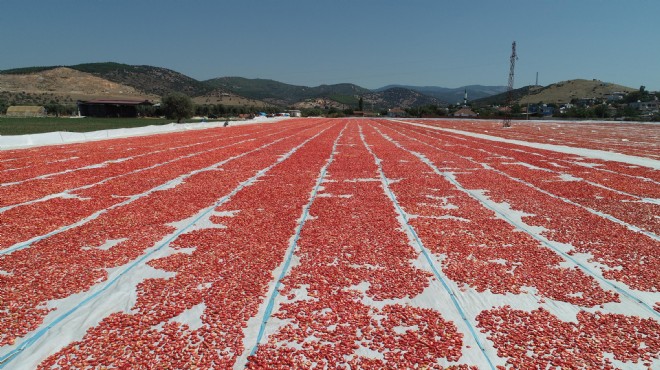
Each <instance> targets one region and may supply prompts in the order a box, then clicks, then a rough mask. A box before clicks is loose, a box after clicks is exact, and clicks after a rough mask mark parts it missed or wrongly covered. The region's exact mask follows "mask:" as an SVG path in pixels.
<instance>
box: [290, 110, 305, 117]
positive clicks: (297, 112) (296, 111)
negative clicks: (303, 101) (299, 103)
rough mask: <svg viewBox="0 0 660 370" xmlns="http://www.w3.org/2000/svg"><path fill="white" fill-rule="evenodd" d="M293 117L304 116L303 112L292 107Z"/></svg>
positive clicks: (291, 113) (291, 114)
mask: <svg viewBox="0 0 660 370" xmlns="http://www.w3.org/2000/svg"><path fill="white" fill-rule="evenodd" d="M289 115H290V116H291V117H302V113H301V112H300V111H299V110H297V109H292V110H290V111H289Z"/></svg>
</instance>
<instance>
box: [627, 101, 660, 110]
mask: <svg viewBox="0 0 660 370" xmlns="http://www.w3.org/2000/svg"><path fill="white" fill-rule="evenodd" d="M628 106H629V107H631V108H633V109H637V110H640V111H642V112H658V107H659V104H658V101H657V100H651V101H636V102H633V103H630V104H628Z"/></svg>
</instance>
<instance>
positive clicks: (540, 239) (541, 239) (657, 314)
mask: <svg viewBox="0 0 660 370" xmlns="http://www.w3.org/2000/svg"><path fill="white" fill-rule="evenodd" d="M414 140H416V141H419V140H417V139H414ZM420 142H421V143H423V144H426V145H428V146H430V147H432V148H434V149H437V148H435V147H434V146H432V145H430V144H427V143H424V142H422V141H420ZM404 150H406V151H408V152H410V153H411V154H413V155H415V156H417V157H419V156H418V155H417V154H419V153H417V154H415V153H416V152H411V151H409V150H407V149H404ZM420 155H421V154H420ZM427 165H428V166H429V167H431V169H433V171H434V172H435V173H437V174H438V175H440V176H442V177H444V178H445V179H446V180H448V181H449V182H450V183H452V184H453V185H454V186H455V187H456V188H457V189H459V190H461V191H463V192H465V193H467V194H468V195H469V196H470V197H472V198H474V199H476V200H477V201H478V202H479V203H481V204H482V205H483V206H484V207H486V208H488V209H490V210H491V211H493V212H495V213H496V214H497V215H499V216H500V217H502V218H504V219H505V220H507V221H508V222H509V223H510V224H511V225H514V226H516V227H518V228H520V229H522V230H523V231H525V233H527V234H528V235H530V236H531V237H532V238H534V239H535V240H537V241H538V242H540V243H541V244H543V245H544V246H546V247H547V248H550V249H551V250H553V251H554V252H555V253H557V254H559V255H561V256H562V257H564V258H565V259H566V260H568V261H571V262H573V263H574V264H575V265H577V266H579V267H580V268H581V269H582V270H583V271H585V272H586V273H587V274H589V275H591V276H592V277H593V278H595V279H596V280H598V281H600V282H602V283H604V284H606V285H608V286H609V287H611V288H612V289H614V290H615V291H616V292H618V293H619V294H621V295H623V296H625V297H626V298H628V299H630V300H632V301H634V302H635V303H637V304H639V305H640V306H642V307H644V308H645V309H646V310H647V311H649V312H650V313H651V314H652V315H653V316H655V317H660V312H657V311H656V310H655V309H653V307H651V306H650V305H649V304H647V303H646V302H644V301H642V300H641V299H640V298H637V297H636V296H634V295H633V294H631V293H629V292H627V291H626V290H623V289H621V288H619V287H618V286H616V285H614V283H612V282H611V281H609V280H607V279H605V278H604V277H602V276H600V275H598V274H597V273H595V272H594V271H593V270H591V269H590V268H589V267H587V266H585V265H583V264H582V263H580V262H578V261H577V260H575V259H574V258H573V257H571V256H570V255H568V254H566V253H565V252H563V251H561V250H560V249H558V248H556V247H555V246H553V245H552V244H551V243H550V241H549V240H548V239H546V238H545V237H542V236H540V235H536V234H535V233H533V232H532V231H530V230H529V228H528V227H527V226H526V225H519V224H518V223H516V222H515V221H514V220H512V219H511V218H510V217H508V216H507V215H506V214H503V213H501V212H499V211H498V210H497V209H495V208H494V207H491V206H490V205H488V204H486V203H484V202H482V201H481V200H480V199H479V198H478V197H476V196H475V195H473V194H472V193H471V192H470V191H469V190H467V189H465V188H464V187H463V186H462V185H461V184H460V183H459V182H458V181H456V180H455V179H453V178H451V177H450V176H447V175H446V174H444V173H443V172H441V171H440V170H439V169H438V168H437V167H436V166H434V165H433V164H431V163H427Z"/></svg>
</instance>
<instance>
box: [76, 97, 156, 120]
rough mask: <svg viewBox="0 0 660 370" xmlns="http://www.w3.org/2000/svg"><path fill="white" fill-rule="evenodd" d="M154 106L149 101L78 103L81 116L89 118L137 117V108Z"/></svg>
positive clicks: (92, 101)
mask: <svg viewBox="0 0 660 370" xmlns="http://www.w3.org/2000/svg"><path fill="white" fill-rule="evenodd" d="M140 105H153V103H151V102H150V101H148V100H107V99H97V100H88V101H78V110H79V111H80V115H82V116H87V117H137V115H138V110H137V107H138V106H140Z"/></svg>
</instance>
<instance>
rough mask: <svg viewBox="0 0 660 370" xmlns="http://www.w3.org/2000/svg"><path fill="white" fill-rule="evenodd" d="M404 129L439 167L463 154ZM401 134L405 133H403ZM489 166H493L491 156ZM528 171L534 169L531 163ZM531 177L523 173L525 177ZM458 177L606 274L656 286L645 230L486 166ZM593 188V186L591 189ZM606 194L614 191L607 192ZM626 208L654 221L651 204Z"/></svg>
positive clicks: (658, 279) (659, 281)
mask: <svg viewBox="0 0 660 370" xmlns="http://www.w3.org/2000/svg"><path fill="white" fill-rule="evenodd" d="M406 135H408V136H407V137H410V138H411V139H410V140H409V141H410V145H411V146H413V145H415V146H416V147H417V148H418V150H419V151H420V152H422V153H424V154H425V155H427V156H429V157H431V156H434V158H435V163H437V164H438V166H439V167H440V166H442V165H443V163H445V162H447V161H448V158H449V160H450V161H452V163H460V161H464V160H465V159H464V156H463V157H462V156H459V155H455V154H454V153H453V152H454V151H455V152H457V153H458V154H460V150H461V149H460V148H461V147H451V148H450V149H446V147H445V146H441V145H439V144H438V143H437V142H435V143H432V142H430V140H429V138H428V137H423V136H420V135H415V133H410V132H406ZM401 137H406V136H403V135H401ZM413 139H416V140H420V141H421V142H420V141H416V140H413ZM473 166H474V164H473ZM490 166H491V167H495V166H496V165H495V164H493V162H492V160H491V164H490ZM522 171H524V170H523V169H521V168H518V172H522ZM529 171H530V172H531V171H533V170H532V169H529ZM529 177H530V176H527V179H529ZM539 178H540V179H541V180H530V181H535V182H537V183H538V184H539V186H543V187H545V188H546V189H550V190H552V189H553V188H556V187H558V186H559V185H554V184H556V183H548V182H545V184H542V182H543V181H542V180H543V177H540V176H539ZM456 179H457V180H458V182H459V183H461V184H462V185H463V186H464V187H466V188H467V189H471V190H485V191H487V194H488V197H489V198H490V199H491V200H493V201H495V202H499V203H503V202H506V203H507V204H508V205H509V206H510V207H511V208H512V209H515V210H517V211H522V212H524V213H525V214H526V215H525V216H523V217H522V220H523V221H524V222H525V223H526V224H528V225H530V226H536V227H543V228H544V231H542V233H541V234H542V235H543V236H544V237H546V238H547V239H549V240H552V241H555V242H559V243H566V244H570V245H571V246H572V250H571V252H570V253H572V254H575V253H589V254H591V255H593V258H594V261H595V262H598V263H601V264H603V265H605V266H607V268H606V269H605V270H604V271H603V274H604V275H605V276H606V277H607V278H609V279H615V280H619V281H622V282H624V283H626V284H627V285H629V286H631V287H632V288H634V289H639V290H645V291H650V292H657V291H658V289H660V275H659V273H658V272H657V271H655V269H649V268H648V267H647V266H652V265H655V264H658V263H660V261H659V260H658V258H660V257H658V256H657V253H655V252H654V250H655V249H657V247H658V246H660V244H659V243H658V242H657V241H656V240H654V239H652V238H650V237H649V236H647V235H644V234H642V233H639V232H635V231H633V230H630V229H629V228H627V227H625V226H624V225H621V224H619V223H615V222H613V221H611V220H609V219H607V218H604V217H601V216H599V215H596V214H593V213H591V212H590V211H588V210H587V209H585V208H583V207H579V206H577V205H572V204H569V203H567V202H565V201H563V200H562V199H560V198H558V197H556V196H553V195H550V194H548V193H544V192H541V191H539V190H538V189H535V188H533V187H529V186H524V185H523V184H522V183H521V182H519V181H516V178H515V177H514V176H509V175H508V174H506V173H502V172H496V171H493V170H491V169H490V168H484V167H483V166H480V168H474V169H473V170H471V171H462V172H456ZM549 184H550V185H549ZM567 188H568V189H571V186H568V185H567ZM593 189H597V188H592V189H590V190H593ZM598 191H600V190H598ZM566 193H567V191H566V190H562V195H566ZM582 193H583V192H582ZM580 194H581V193H578V195H576V196H575V197H574V199H575V200H578V201H581V202H583V203H586V204H590V205H593V206H595V207H598V205H595V203H597V200H598V199H597V197H592V198H590V199H586V198H583V199H578V198H579V197H580ZM607 195H608V196H611V195H612V194H611V192H608V194H607ZM569 196H570V195H569ZM624 198H625V197H624ZM624 200H625V199H624ZM620 204H624V203H620ZM649 207H655V208H657V206H653V205H649ZM655 208H653V209H655ZM626 209H627V210H628V214H629V215H630V216H629V217H628V218H630V219H633V220H634V219H639V218H641V219H643V220H646V221H649V222H650V223H652V225H651V227H649V228H652V229H655V227H656V226H657V224H658V221H657V218H656V217H654V213H655V212H654V211H653V210H649V208H648V207H645V206H644V204H642V205H640V204H638V203H631V204H630V205H629V206H627V208H626ZM624 211H625V209H624V210H622V211H621V212H619V213H617V214H618V215H620V214H621V213H625V212H624ZM622 218H623V217H622ZM639 226H640V227H642V226H644V224H643V223H640V225H639ZM487 234H491V233H487Z"/></svg>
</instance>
